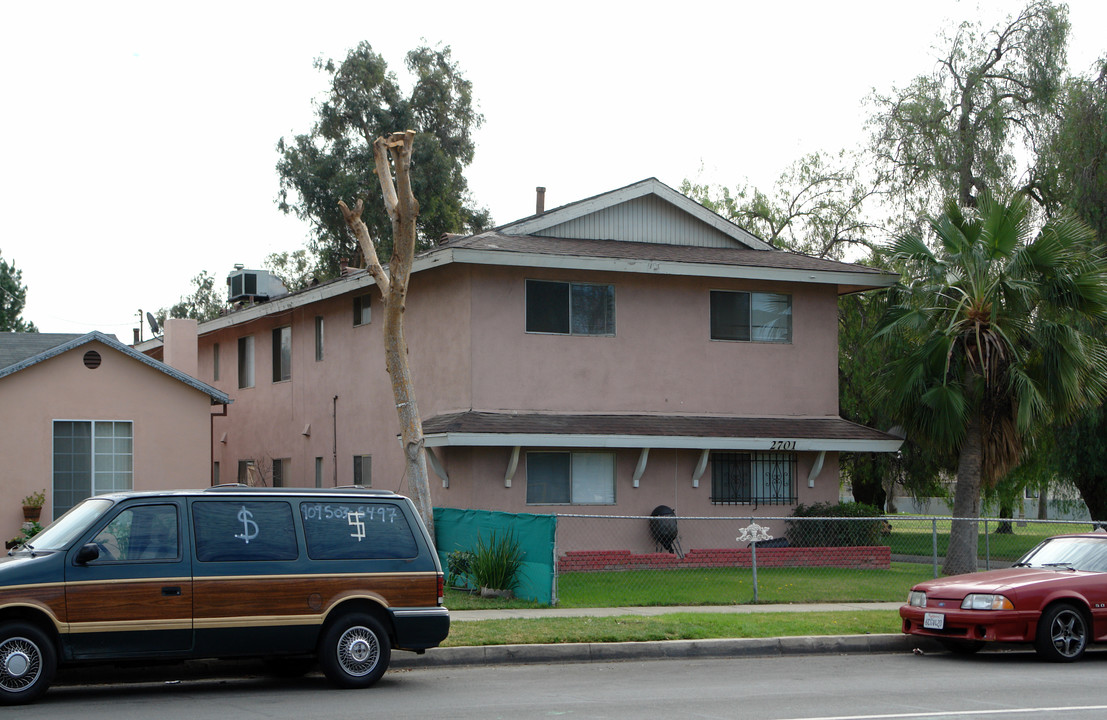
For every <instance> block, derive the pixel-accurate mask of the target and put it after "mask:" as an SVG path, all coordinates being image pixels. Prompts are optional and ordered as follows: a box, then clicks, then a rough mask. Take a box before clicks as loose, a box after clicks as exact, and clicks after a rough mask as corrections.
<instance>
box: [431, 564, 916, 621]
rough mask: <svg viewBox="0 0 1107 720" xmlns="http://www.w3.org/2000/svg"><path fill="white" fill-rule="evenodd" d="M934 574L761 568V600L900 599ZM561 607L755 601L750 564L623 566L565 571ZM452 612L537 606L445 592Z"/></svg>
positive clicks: (911, 567)
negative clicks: (614, 569)
mask: <svg viewBox="0 0 1107 720" xmlns="http://www.w3.org/2000/svg"><path fill="white" fill-rule="evenodd" d="M932 576H933V568H932V567H931V566H930V565H929V564H916V563H900V562H894V563H892V568H891V569H890V570H846V569H841V568H760V569H758V571H757V586H758V601H759V602H761V603H812V602H901V601H903V600H905V599H906V598H907V591H908V590H909V589H910V588H911V586H912V585H914V584H915V583H917V582H919V581H921V580H926V579H928V578H930V577H932ZM558 598H559V602H558V605H559V606H560V607H626V606H657V605H665V606H669V605H672V606H680V605H739V604H747V603H752V602H753V573H752V572H751V571H750V569H749V568H694V569H681V570H626V571H620V572H598V573H565V574H562V575H561V576H560V577H559V578H558ZM446 606H447V607H449V608H450V609H452V610H475V609H485V608H503V607H509V608H514V607H541V606H540V605H538V604H537V603H533V602H529V601H525V600H492V599H484V598H480V597H477V596H474V595H470V594H469V593H467V592H463V591H458V590H452V589H451V590H447V595H446Z"/></svg>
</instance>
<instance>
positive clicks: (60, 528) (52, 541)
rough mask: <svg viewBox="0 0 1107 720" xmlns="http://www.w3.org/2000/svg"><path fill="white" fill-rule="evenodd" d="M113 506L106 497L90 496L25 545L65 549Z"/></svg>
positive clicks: (47, 548)
mask: <svg viewBox="0 0 1107 720" xmlns="http://www.w3.org/2000/svg"><path fill="white" fill-rule="evenodd" d="M111 506H112V501H111V500H107V499H105V498H89V499H87V500H85V501H84V502H82V503H80V504H78V505H74V506H73V507H71V508H70V509H69V510H68V511H67V512H66V513H65V514H64V515H62V516H61V517H60V518H58V519H57V520H55V521H54V522H52V523H50V525H48V526H47V527H46V529H45V530H43V531H42V532H40V533H39V534H38V535H35V536H34V537H33V538H31V542H29V543H27V545H26V546H25V547H27V548H30V549H31V550H64V549H65V547H66V546H67V545H69V543H71V542H73V538H75V537H77V536H78V535H80V534H81V533H82V532H84V531H85V530H87V529H88V527H89V526H90V525H92V523H94V522H96V520H97V519H98V518H100V516H101V515H103V514H104V513H106V512H107V511H108V508H110V507H111Z"/></svg>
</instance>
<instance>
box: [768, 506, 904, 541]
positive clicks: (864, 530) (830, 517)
mask: <svg viewBox="0 0 1107 720" xmlns="http://www.w3.org/2000/svg"><path fill="white" fill-rule="evenodd" d="M792 517H794V518H820V519H804V520H786V521H785V524H786V525H787V526H788V530H787V535H788V544H789V545H794V546H797V547H849V546H857V545H879V544H880V538H881V535H882V534H883V533H884V528H885V521H884V519H883V517H882V513H881V512H880V509H879V508H875V507H873V506H872V505H866V504H864V503H852V502H851V503H838V504H835V505H832V504H830V503H813V504H811V505H797V506H796V509H795V510H794V511H792ZM822 518H825V519H822ZM850 518H862V519H850ZM865 518H872V519H871V520H870V519H865Z"/></svg>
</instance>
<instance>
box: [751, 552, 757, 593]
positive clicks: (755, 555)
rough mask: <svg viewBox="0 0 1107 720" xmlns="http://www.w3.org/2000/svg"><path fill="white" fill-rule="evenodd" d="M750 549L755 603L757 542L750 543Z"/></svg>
mask: <svg viewBox="0 0 1107 720" xmlns="http://www.w3.org/2000/svg"><path fill="white" fill-rule="evenodd" d="M750 549H751V551H752V554H751V557H752V558H753V562H752V563H751V564H752V565H753V604H754V605H756V604H757V543H756V542H755V543H753V544H752V545H750Z"/></svg>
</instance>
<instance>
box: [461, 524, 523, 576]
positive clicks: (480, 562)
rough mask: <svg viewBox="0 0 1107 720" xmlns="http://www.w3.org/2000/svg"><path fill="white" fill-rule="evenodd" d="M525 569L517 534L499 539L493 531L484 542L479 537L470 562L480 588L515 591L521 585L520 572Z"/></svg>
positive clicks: (471, 570) (471, 571) (502, 536)
mask: <svg viewBox="0 0 1107 720" xmlns="http://www.w3.org/2000/svg"><path fill="white" fill-rule="evenodd" d="M522 567H523V551H522V550H520V549H519V543H518V541H517V540H516V539H515V533H507V534H506V535H501V536H499V537H497V535H496V532H495V531H493V532H492V534H491V535H490V536H489V538H488V542H487V543H486V542H485V541H484V538H483V537H482V536H477V547H476V550H475V551H473V558H472V561H471V562H470V575H472V577H473V580H474V581H476V584H477V586H478V587H481V588H489V589H492V590H514V589H515V587H516V586H517V585H518V584H519V571H520V570H521V569H522Z"/></svg>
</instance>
